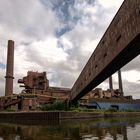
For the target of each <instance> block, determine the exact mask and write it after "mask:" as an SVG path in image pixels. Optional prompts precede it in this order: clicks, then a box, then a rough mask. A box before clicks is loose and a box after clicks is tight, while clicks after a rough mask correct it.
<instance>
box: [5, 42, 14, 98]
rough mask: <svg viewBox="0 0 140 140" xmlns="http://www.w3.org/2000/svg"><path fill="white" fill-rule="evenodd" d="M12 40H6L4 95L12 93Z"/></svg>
mask: <svg viewBox="0 0 140 140" xmlns="http://www.w3.org/2000/svg"><path fill="white" fill-rule="evenodd" d="M13 70H14V41H12V40H8V48H7V67H6V76H5V78H6V82H5V96H8V95H12V94H13V79H14V77H13Z"/></svg>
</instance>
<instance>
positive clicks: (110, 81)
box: [109, 76, 113, 89]
mask: <svg viewBox="0 0 140 140" xmlns="http://www.w3.org/2000/svg"><path fill="white" fill-rule="evenodd" d="M109 89H113V83H112V76H110V77H109Z"/></svg>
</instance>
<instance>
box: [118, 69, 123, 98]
mask: <svg viewBox="0 0 140 140" xmlns="http://www.w3.org/2000/svg"><path fill="white" fill-rule="evenodd" d="M118 81H119V89H120V90H121V93H122V96H123V85H122V76H121V70H118Z"/></svg>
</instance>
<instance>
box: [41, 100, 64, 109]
mask: <svg viewBox="0 0 140 140" xmlns="http://www.w3.org/2000/svg"><path fill="white" fill-rule="evenodd" d="M41 110H43V111H51V110H65V104H64V102H62V101H59V100H56V101H54V102H53V104H45V105H43V106H42V107H41Z"/></svg>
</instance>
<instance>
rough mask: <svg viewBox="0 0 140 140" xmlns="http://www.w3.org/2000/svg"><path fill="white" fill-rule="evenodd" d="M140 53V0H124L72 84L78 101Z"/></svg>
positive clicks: (75, 98) (72, 94)
mask: <svg viewBox="0 0 140 140" xmlns="http://www.w3.org/2000/svg"><path fill="white" fill-rule="evenodd" d="M139 53H140V0H124V2H123V4H122V6H121V7H120V9H119V11H118V12H117V14H116V16H115V17H114V19H113V20H112V22H111V24H110V25H109V27H108V29H107V30H106V32H105V34H104V35H103V37H102V39H101V40H100V42H99V44H98V45H97V48H96V49H95V51H94V52H93V54H92V55H91V57H90V59H89V60H88V62H87V64H86V65H85V67H84V69H83V70H82V72H81V74H80V76H79V77H78V79H77V80H76V82H75V84H74V85H73V87H72V91H71V96H70V100H71V102H75V101H77V100H78V99H80V98H81V97H82V96H84V95H85V94H86V93H88V92H89V91H91V90H92V89H93V88H95V87H96V86H98V85H99V84H100V83H101V82H103V81H104V80H105V79H107V78H108V77H109V76H111V75H112V74H113V73H115V72H116V71H117V70H119V69H120V68H121V67H123V66H124V65H125V64H127V63H128V62H130V61H131V60H132V59H134V58H135V57H136V56H137V55H139Z"/></svg>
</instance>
